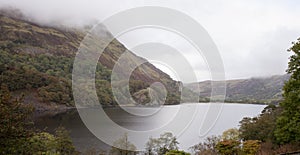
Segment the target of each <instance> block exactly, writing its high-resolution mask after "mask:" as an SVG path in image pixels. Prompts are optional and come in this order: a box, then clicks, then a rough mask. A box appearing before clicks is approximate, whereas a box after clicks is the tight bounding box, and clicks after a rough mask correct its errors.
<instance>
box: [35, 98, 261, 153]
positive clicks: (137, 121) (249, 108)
mask: <svg viewBox="0 0 300 155" xmlns="http://www.w3.org/2000/svg"><path fill="white" fill-rule="evenodd" d="M216 105H217V103H212V104H209V103H202V104H194V103H191V104H182V105H175V106H163V107H161V108H160V109H157V108H141V107H127V109H125V110H126V111H128V110H129V111H130V110H131V112H133V113H134V112H140V113H142V112H144V113H145V112H146V113H147V112H148V113H149V114H150V113H152V112H154V113H153V114H151V115H150V116H148V117H145V116H143V117H139V116H134V115H131V114H128V112H126V111H124V110H123V109H121V108H105V110H104V111H105V112H106V114H107V116H109V118H110V119H111V120H113V121H114V122H115V123H116V124H118V125H119V126H122V127H124V128H126V129H129V130H132V131H149V130H156V129H157V128H162V129H164V130H165V129H168V127H167V126H168V125H170V124H172V126H173V127H174V128H173V129H170V130H171V132H178V129H179V128H180V129H179V130H181V133H180V134H179V133H175V134H177V135H179V136H178V141H179V142H180V144H179V146H180V148H181V149H185V150H187V149H188V147H190V146H192V145H194V144H196V143H198V142H200V141H202V140H203V139H204V138H205V137H206V136H209V135H220V134H221V133H222V132H223V131H224V130H226V129H229V128H233V127H238V124H239V121H240V120H241V119H242V118H243V117H253V116H257V115H258V114H259V113H260V112H261V111H262V109H263V108H264V107H265V105H253V104H229V103H226V104H222V106H221V110H220V111H219V113H218V116H217V117H215V116H213V117H215V118H216V119H215V123H213V125H212V126H211V129H210V130H209V132H208V133H207V134H205V135H202V136H201V135H199V130H200V129H201V128H203V120H204V119H205V116H206V115H207V110H208V109H209V108H214V106H216ZM219 105H221V104H220V103H218V105H217V106H218V107H219ZM149 109H152V110H149ZM195 109H197V112H195ZM81 110H82V109H81ZM85 110H87V111H88V114H89V115H91V116H92V115H93V113H96V112H97V110H96V109H85ZM149 111H150V112H149ZM207 116H209V117H211V115H209V114H208V115H207ZM181 117H185V118H187V119H190V120H189V121H190V122H188V123H187V122H182V121H186V120H185V119H181ZM94 119H97V120H99V119H100V121H102V118H94ZM103 121H104V120H103ZM104 123H105V122H104ZM104 123H103V124H104ZM174 123H175V124H174ZM103 124H101V125H102V126H103ZM182 124H188V125H187V126H185V127H180V126H182ZM101 125H99V126H101ZM201 125H202V127H201ZM35 126H36V127H37V128H39V129H46V130H47V131H50V132H51V131H53V130H54V129H55V128H56V127H58V126H64V127H65V128H67V129H68V130H69V131H70V136H71V138H72V140H73V142H74V145H75V146H76V148H77V149H78V150H79V151H84V150H86V149H91V148H95V149H98V150H100V149H102V150H107V149H109V148H110V147H109V145H107V144H105V143H104V142H102V141H100V140H99V139H98V138H97V137H95V136H94V135H93V134H92V133H91V132H90V131H89V130H88V129H87V127H86V126H85V125H84V123H83V122H82V120H81V118H80V116H79V114H78V112H77V110H75V109H71V110H68V111H66V112H63V113H58V114H55V115H51V114H49V115H44V116H40V117H38V118H36V120H35ZM104 128H108V129H109V128H110V127H109V126H106V127H104ZM172 130H173V131H172ZM158 131H159V130H158ZM120 134H122V133H120ZM159 134H160V133H159V132H154V135H152V136H153V137H157V136H159ZM148 138H149V137H139V138H137V137H130V136H129V139H130V140H132V143H134V144H135V145H136V146H137V148H138V149H144V145H145V143H146V141H145V140H146V139H148Z"/></svg>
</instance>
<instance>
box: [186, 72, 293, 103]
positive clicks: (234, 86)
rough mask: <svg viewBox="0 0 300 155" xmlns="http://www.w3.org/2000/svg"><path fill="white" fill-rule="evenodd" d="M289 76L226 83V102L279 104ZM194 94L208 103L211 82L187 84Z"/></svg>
mask: <svg viewBox="0 0 300 155" xmlns="http://www.w3.org/2000/svg"><path fill="white" fill-rule="evenodd" d="M289 77H290V76H289V75H287V74H285V75H275V76H271V77H263V78H262V77H259V78H250V79H237V80H227V81H226V99H225V101H226V102H237V103H240V102H242V103H261V104H269V103H273V104H277V103H278V102H280V100H281V99H282V92H283V91H282V88H283V86H284V83H285V82H286V81H287V80H288V79H289ZM185 87H187V88H189V89H190V90H192V91H194V92H200V101H202V102H205V101H208V100H209V98H210V95H211V81H203V82H199V83H189V84H185Z"/></svg>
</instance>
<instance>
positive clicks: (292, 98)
mask: <svg viewBox="0 0 300 155" xmlns="http://www.w3.org/2000/svg"><path fill="white" fill-rule="evenodd" d="M292 44H293V46H292V47H291V48H290V49H289V50H288V51H289V52H292V53H293V55H292V56H290V61H289V63H288V69H287V72H288V73H289V74H291V77H290V79H289V81H288V82H286V83H285V86H284V88H283V90H284V94H283V97H284V100H283V102H281V103H280V106H281V107H282V109H283V111H282V112H281V114H280V115H279V117H278V118H277V121H276V129H275V137H276V140H277V142H278V143H279V144H287V143H299V142H300V95H299V94H300V38H299V39H298V40H297V42H293V43H292Z"/></svg>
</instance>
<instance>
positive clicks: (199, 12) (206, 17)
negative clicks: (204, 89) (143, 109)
mask: <svg viewBox="0 0 300 155" xmlns="http://www.w3.org/2000/svg"><path fill="white" fill-rule="evenodd" d="M145 5H153V6H163V7H169V8H173V9H176V10H178V11H181V12H183V13H185V14H187V15H189V16H191V17H192V18H194V19H196V20H197V21H198V22H199V23H200V24H201V25H202V26H204V28H205V29H206V30H207V31H208V33H209V34H210V35H211V37H212V38H213V40H214V41H215V43H216V44H217V46H218V49H219V51H220V54H221V56H222V58H223V62H224V67H225V71H226V78H227V79H237V78H248V77H254V76H255V77H257V76H269V75H275V74H284V73H285V69H286V68H287V62H288V56H289V54H288V53H287V52H286V49H287V48H289V47H290V46H291V42H292V41H294V40H296V39H297V38H298V37H300V20H299V17H300V9H299V7H300V1H296V0H285V1H282V0H272V1H271V0H265V1H261V0H251V1H238V0H226V1H225V0H206V1H202V0H187V1H182V0H163V1H162V0H127V1H122V0H89V1H86V0H64V1H61V0H43V1H41V0H0V6H12V7H16V8H19V9H21V10H22V11H23V12H24V13H25V14H27V15H29V16H31V17H33V18H35V19H36V20H38V21H39V22H42V23H45V24H53V23H55V24H57V23H61V24H65V25H74V26H78V25H83V24H87V23H90V22H93V21H95V20H96V19H99V20H103V19H105V18H106V17H109V16H110V15H112V14H115V13H117V12H119V11H122V10H125V9H129V8H133V7H138V6H145ZM124 22H126V21H124ZM147 31H148V32H147ZM150 32H151V30H144V31H143V32H141V33H137V32H135V33H133V34H131V35H130V34H128V35H127V37H126V36H122V37H121V38H120V40H121V42H123V43H124V44H125V46H127V47H129V48H133V49H134V46H136V45H133V44H132V45H130V44H131V43H134V42H136V41H138V40H140V38H145V37H147V38H148V37H149V38H152V41H154V40H156V41H162V42H163V41H164V40H169V41H166V42H170V43H172V42H173V44H174V47H178V49H181V50H178V49H177V50H178V51H181V52H183V53H182V54H183V55H184V56H186V57H187V58H188V61H189V62H190V64H191V66H193V67H194V69H195V72H196V74H199V76H198V80H205V79H209V73H208V69H207V66H205V63H204V59H201V57H197V58H195V57H193V54H192V55H191V54H190V53H192V51H193V49H192V48H190V47H188V45H186V44H185V43H184V41H182V42H180V39H178V38H176V36H174V37H171V36H172V34H167V33H161V32H159V33H155V34H157V35H153V32H154V31H153V32H151V33H150ZM157 32H158V31H157ZM142 34H143V35H142ZM178 40H179V41H178ZM149 41H151V39H149ZM130 42H131V43H130ZM133 51H134V50H133ZM137 52H138V51H137ZM189 55H190V58H189ZM141 56H143V55H141ZM162 56H165V57H169V58H172V55H170V54H169V55H168V54H164V55H162ZM173 60H174V61H177V60H176V57H174V58H173ZM157 66H158V67H159V65H157ZM161 69H162V70H165V71H166V69H165V67H164V68H161ZM167 72H168V71H167ZM179 72H180V71H179ZM181 80H183V81H185V82H191V81H190V79H189V78H183V79H181Z"/></svg>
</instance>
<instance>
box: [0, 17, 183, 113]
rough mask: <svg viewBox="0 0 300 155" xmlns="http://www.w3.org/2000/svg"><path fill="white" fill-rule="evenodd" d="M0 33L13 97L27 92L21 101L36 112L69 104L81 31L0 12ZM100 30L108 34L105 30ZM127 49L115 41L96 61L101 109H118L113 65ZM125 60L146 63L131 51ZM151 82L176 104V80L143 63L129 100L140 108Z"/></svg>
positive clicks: (0, 54) (1, 66)
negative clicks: (113, 83)
mask: <svg viewBox="0 0 300 155" xmlns="http://www.w3.org/2000/svg"><path fill="white" fill-rule="evenodd" d="M0 30H1V35H0V75H1V78H0V84H1V85H3V84H4V85H7V86H8V88H9V89H10V91H12V92H13V93H14V94H25V102H27V103H29V102H30V103H33V104H35V106H36V107H37V108H38V109H39V108H40V109H43V108H52V107H53V106H56V107H59V106H61V105H63V106H73V105H74V103H73V96H72V87H71V80H72V69H73V61H74V57H75V54H76V52H77V50H78V47H79V45H80V42H81V41H82V39H83V38H84V36H85V34H86V33H85V30H81V29H74V28H65V27H64V28H61V27H49V26H44V25H40V24H37V23H34V22H31V21H30V20H28V19H26V18H24V17H23V16H22V15H21V14H20V13H18V12H14V11H8V12H7V11H0ZM104 32H105V33H104V34H105V35H110V33H109V32H108V31H107V30H106V29H104ZM105 35H103V39H105V37H106V36H105ZM101 39H102V38H101ZM126 50H127V49H126V47H125V46H124V45H122V44H121V43H120V42H119V41H118V40H113V41H112V42H111V43H110V44H109V45H108V46H107V47H106V49H105V51H104V54H103V55H102V56H101V57H100V59H99V63H98V65H97V69H96V87H97V94H98V98H99V102H100V103H101V104H102V105H105V106H112V105H116V101H115V100H114V98H113V95H112V91H111V87H110V80H111V79H110V75H111V70H112V68H113V66H114V64H115V62H116V61H117V60H118V58H119V57H120V56H121V55H122V53H123V52H124V51H126ZM126 60H128V63H135V62H136V61H135V60H144V59H143V58H141V57H138V56H136V55H135V54H133V53H132V52H130V55H129V56H128V57H127V58H126ZM144 61H146V60H144ZM100 62H101V63H100ZM153 82H161V83H163V84H164V85H165V87H166V89H167V91H168V95H167V101H166V104H178V103H179V96H180V92H179V85H180V82H177V81H174V80H172V79H171V78H170V76H169V75H167V74H165V73H163V72H162V71H160V70H159V69H157V68H156V67H155V66H153V65H152V64H150V63H145V64H143V65H141V66H139V67H138V68H136V70H135V71H134V72H133V74H132V75H131V78H130V92H131V94H132V95H133V96H134V95H135V94H138V95H137V96H134V98H135V99H136V101H137V102H138V104H143V103H146V102H148V98H149V96H148V91H145V90H147V88H148V87H149V86H150V84H152V83H153ZM141 97H142V98H141Z"/></svg>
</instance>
